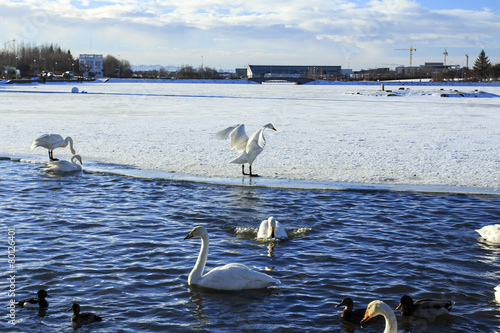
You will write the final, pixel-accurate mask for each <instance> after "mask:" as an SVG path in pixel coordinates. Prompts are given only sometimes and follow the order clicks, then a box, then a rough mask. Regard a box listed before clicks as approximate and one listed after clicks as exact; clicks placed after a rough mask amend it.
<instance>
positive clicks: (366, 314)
mask: <svg viewBox="0 0 500 333" xmlns="http://www.w3.org/2000/svg"><path fill="white" fill-rule="evenodd" d="M368 320H370V314H369V313H368V311H366V312H365V317H364V318H363V320H361V322H360V324H361V325H363V324H364V323H366V322H367V321H368Z"/></svg>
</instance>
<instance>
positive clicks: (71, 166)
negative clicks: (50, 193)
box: [45, 155, 83, 172]
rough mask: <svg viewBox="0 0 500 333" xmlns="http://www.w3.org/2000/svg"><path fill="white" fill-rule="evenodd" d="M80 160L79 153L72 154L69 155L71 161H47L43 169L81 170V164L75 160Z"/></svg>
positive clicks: (56, 170) (59, 170)
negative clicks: (71, 155)
mask: <svg viewBox="0 0 500 333" xmlns="http://www.w3.org/2000/svg"><path fill="white" fill-rule="evenodd" d="M77 161H78V162H80V163H81V164H83V162H82V158H81V156H80V155H73V157H71V163H70V162H68V161H54V162H49V163H48V164H47V168H46V169H45V170H46V171H49V172H73V171H82V169H83V168H82V166H81V165H79V164H77V163H76V162H77Z"/></svg>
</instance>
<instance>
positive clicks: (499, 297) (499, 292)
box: [495, 284, 500, 303]
mask: <svg viewBox="0 0 500 333" xmlns="http://www.w3.org/2000/svg"><path fill="white" fill-rule="evenodd" d="M495 301H497V303H500V284H499V285H498V286H496V287H495Z"/></svg>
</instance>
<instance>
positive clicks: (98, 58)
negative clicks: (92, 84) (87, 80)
mask: <svg viewBox="0 0 500 333" xmlns="http://www.w3.org/2000/svg"><path fill="white" fill-rule="evenodd" d="M103 60H104V58H103V56H102V54H80V70H81V71H82V72H84V74H83V75H84V76H92V77H96V78H100V77H103V72H102V66H103Z"/></svg>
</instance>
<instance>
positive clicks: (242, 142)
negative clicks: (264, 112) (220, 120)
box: [216, 123, 276, 177]
mask: <svg viewBox="0 0 500 333" xmlns="http://www.w3.org/2000/svg"><path fill="white" fill-rule="evenodd" d="M266 128H269V129H272V130H274V131H276V128H274V126H273V124H271V123H269V124H266V125H264V126H262V127H261V129H259V130H258V131H256V132H255V133H253V134H252V135H251V136H250V137H248V136H247V134H246V132H245V125H244V124H237V125H234V126H231V127H228V128H226V129H224V130H222V131H220V132H218V133H217V134H216V137H217V138H218V139H220V140H226V139H229V141H230V148H231V149H235V150H236V151H237V152H238V153H240V154H241V155H240V156H238V157H237V158H236V159H234V160H232V161H231V162H230V163H236V164H241V172H242V173H243V174H244V175H249V176H253V177H258V176H259V175H256V174H252V163H253V161H254V160H255V158H256V157H257V156H258V155H259V154H260V153H262V151H263V150H264V147H265V145H266V139H265V138H264V134H263V132H264V130H265V129H266ZM245 163H248V164H249V166H250V173H245Z"/></svg>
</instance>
